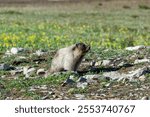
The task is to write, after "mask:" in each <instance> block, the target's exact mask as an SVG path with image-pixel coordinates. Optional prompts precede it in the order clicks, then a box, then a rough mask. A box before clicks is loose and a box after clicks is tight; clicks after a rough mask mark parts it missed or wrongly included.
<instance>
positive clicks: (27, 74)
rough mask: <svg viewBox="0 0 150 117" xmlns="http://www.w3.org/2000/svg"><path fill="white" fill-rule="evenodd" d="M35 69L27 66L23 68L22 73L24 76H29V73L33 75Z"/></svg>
mask: <svg viewBox="0 0 150 117" xmlns="http://www.w3.org/2000/svg"><path fill="white" fill-rule="evenodd" d="M35 71H36V69H35V68H30V67H28V66H27V67H24V68H23V74H24V75H25V77H26V78H29V77H30V75H33V74H34V73H35Z"/></svg>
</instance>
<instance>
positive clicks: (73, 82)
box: [62, 76, 76, 86]
mask: <svg viewBox="0 0 150 117" xmlns="http://www.w3.org/2000/svg"><path fill="white" fill-rule="evenodd" d="M75 83H76V82H75V81H74V80H73V76H70V77H69V78H67V80H66V81H64V83H63V84H62V86H66V85H73V84H75Z"/></svg>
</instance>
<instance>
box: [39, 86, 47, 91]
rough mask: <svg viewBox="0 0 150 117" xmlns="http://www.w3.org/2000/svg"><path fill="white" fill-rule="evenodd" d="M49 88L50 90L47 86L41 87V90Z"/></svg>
mask: <svg viewBox="0 0 150 117" xmlns="http://www.w3.org/2000/svg"><path fill="white" fill-rule="evenodd" d="M47 88H48V87H47V85H41V86H40V89H42V90H47Z"/></svg>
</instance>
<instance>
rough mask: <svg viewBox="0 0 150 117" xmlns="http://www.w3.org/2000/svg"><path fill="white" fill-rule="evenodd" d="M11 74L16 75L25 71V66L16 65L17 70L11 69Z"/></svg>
mask: <svg viewBox="0 0 150 117" xmlns="http://www.w3.org/2000/svg"><path fill="white" fill-rule="evenodd" d="M10 72H11V75H16V74H20V73H22V72H23V67H16V69H15V70H12V71H10Z"/></svg>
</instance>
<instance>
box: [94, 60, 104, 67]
mask: <svg viewBox="0 0 150 117" xmlns="http://www.w3.org/2000/svg"><path fill="white" fill-rule="evenodd" d="M100 65H102V61H97V62H95V64H94V66H100Z"/></svg>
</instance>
